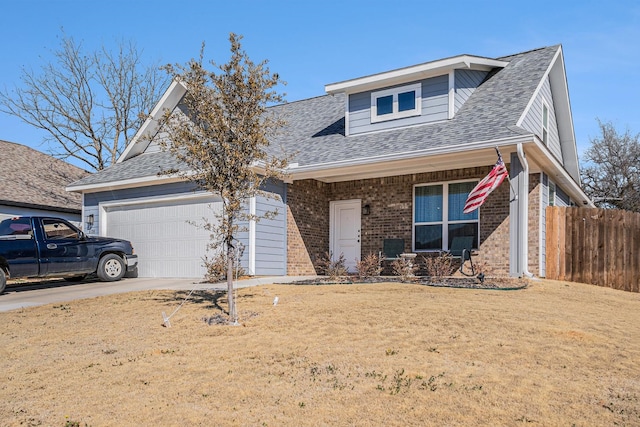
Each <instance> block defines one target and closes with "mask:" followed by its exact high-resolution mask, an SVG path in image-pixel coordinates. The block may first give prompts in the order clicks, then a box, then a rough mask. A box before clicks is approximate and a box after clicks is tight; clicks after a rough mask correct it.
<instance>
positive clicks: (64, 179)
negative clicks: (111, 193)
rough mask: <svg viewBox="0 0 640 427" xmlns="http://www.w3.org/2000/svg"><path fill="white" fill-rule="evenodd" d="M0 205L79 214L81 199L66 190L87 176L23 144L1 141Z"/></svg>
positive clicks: (78, 169)
mask: <svg viewBox="0 0 640 427" xmlns="http://www.w3.org/2000/svg"><path fill="white" fill-rule="evenodd" d="M0 153H2V154H0V179H1V180H2V185H0V204H4V205H12V206H20V207H32V208H38V209H51V210H55V211H60V212H73V213H75V212H78V213H79V212H80V211H81V209H82V196H81V195H80V194H76V193H69V192H67V191H66V190H65V187H66V186H67V185H69V183H72V182H74V181H77V180H79V179H82V178H84V177H86V176H87V175H89V173H88V172H87V171H85V170H83V169H80V168H78V167H76V166H73V165H71V164H69V163H66V162H64V161H62V160H58V159H56V158H54V157H51V156H49V155H47V154H44V153H41V152H40V151H37V150H34V149H33V148H30V147H27V146H25V145H20V144H16V143H13V142H7V141H0Z"/></svg>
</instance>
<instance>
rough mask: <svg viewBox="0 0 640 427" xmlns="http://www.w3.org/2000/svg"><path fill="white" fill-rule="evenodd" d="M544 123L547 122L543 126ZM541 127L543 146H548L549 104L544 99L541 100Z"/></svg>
mask: <svg viewBox="0 0 640 427" xmlns="http://www.w3.org/2000/svg"><path fill="white" fill-rule="evenodd" d="M545 121H546V122H547V123H546V124H545ZM540 124H541V126H542V135H541V139H542V142H543V143H544V145H549V104H547V101H545V100H544V99H543V100H542V117H541V120H540Z"/></svg>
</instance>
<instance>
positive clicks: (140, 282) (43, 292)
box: [0, 276, 308, 311]
mask: <svg viewBox="0 0 640 427" xmlns="http://www.w3.org/2000/svg"><path fill="white" fill-rule="evenodd" d="M303 279H308V277H293V276H287V277H261V278H251V279H246V280H239V281H237V282H236V284H235V287H236V288H246V287H249V286H258V285H266V284H271V283H289V282H294V281H297V280H303ZM149 289H171V290H191V289H198V290H200V289H210V290H226V289H227V285H226V283H215V284H212V283H200V282H199V281H198V280H197V279H155V278H137V279H122V280H120V281H118V282H99V281H97V280H95V281H93V280H90V281H84V282H79V283H69V282H67V281H64V280H48V281H42V282H31V283H24V284H19V285H7V288H6V290H5V291H4V293H3V294H2V295H0V311H9V310H17V309H21V308H25V307H33V306H36V305H44V304H51V303H58V302H67V301H73V300H78V299H84V298H94V297H98V296H102V295H111V294H117V293H124V292H133V291H144V290H149Z"/></svg>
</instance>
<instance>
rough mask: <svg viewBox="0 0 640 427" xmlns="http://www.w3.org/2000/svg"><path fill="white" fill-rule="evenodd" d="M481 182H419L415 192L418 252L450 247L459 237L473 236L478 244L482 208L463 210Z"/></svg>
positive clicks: (414, 210) (415, 248) (414, 212)
mask: <svg viewBox="0 0 640 427" xmlns="http://www.w3.org/2000/svg"><path fill="white" fill-rule="evenodd" d="M476 184H477V181H466V182H452V183H446V184H435V185H418V186H415V187H414V194H413V207H414V209H413V224H414V226H413V248H414V250H415V251H428V250H448V249H449V248H450V247H451V241H452V240H453V238H454V237H458V236H473V247H474V248H477V247H478V231H479V220H478V210H475V211H473V212H471V213H468V214H465V213H462V209H463V208H464V203H465V201H466V200H467V197H468V196H469V192H471V190H473V187H475V186H476Z"/></svg>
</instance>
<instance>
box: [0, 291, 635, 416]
mask: <svg viewBox="0 0 640 427" xmlns="http://www.w3.org/2000/svg"><path fill="white" fill-rule="evenodd" d="M238 295H239V301H238V303H239V310H240V312H241V315H242V316H243V318H242V326H237V327H233V326H220V325H209V324H207V323H206V322H205V321H204V320H203V319H205V318H209V317H210V316H212V315H214V314H216V313H218V308H216V307H215V306H216V304H218V303H219V304H220V305H221V306H222V307H224V302H225V301H224V297H221V296H214V295H212V294H208V293H200V294H197V295H194V296H192V298H191V299H190V300H189V301H188V302H187V303H186V304H185V305H184V306H183V307H182V308H181V309H180V311H178V312H177V313H176V314H175V315H174V316H173V318H172V319H171V323H172V327H171V328H165V327H163V326H162V324H163V321H162V315H161V313H162V312H163V311H164V312H166V313H167V314H169V313H170V312H172V311H173V310H174V309H175V308H176V307H177V306H178V305H179V304H180V302H181V298H183V297H184V296H185V293H181V292H169V291H154V292H141V293H131V294H122V295H116V296H108V297H101V298H97V299H93V300H83V301H74V302H70V303H66V304H56V305H49V306H42V307H37V308H31V309H25V310H20V311H14V312H8V313H0V344H1V345H0V372H1V374H0V375H1V376H2V381H0V397H1V398H0V419H1V420H2V425H47V426H63V425H65V424H66V425H72V424H76V423H77V425H80V426H85V425H89V426H104V425H119V426H120V425H136V426H139V425H140V426H144V425H147V426H156V425H163V426H169V425H190V426H191V425H194V426H195V425H203V426H212V425H238V426H263V425H264V426H279V425H291V426H318V425H349V426H369V425H396V426H409V425H421V426H422V425H448V426H456V425H460V426H463V425H464V426H468V425H491V426H493V425H505V426H506V425H520V424H529V425H545V426H547V425H566V426H570V425H577V426H593V425H629V426H631V425H640V364H639V363H638V362H639V361H640V328H638V318H639V316H638V313H639V312H640V295H638V294H634V293H625V292H621V291H613V290H610V289H603V288H598V287H594V286H587V285H580V284H569V283H562V282H544V281H540V282H533V283H532V284H531V286H530V287H529V288H527V289H525V290H520V291H488V290H469V289H448V288H432V287H426V286H420V285H406V284H405V285H403V284H371V285H333V286H291V285H289V286H287V285H270V286H263V287H257V288H248V289H244V290H241V291H239V292H238ZM276 295H277V296H278V297H279V304H278V305H277V306H273V304H272V302H273V299H274V297H275V296H276Z"/></svg>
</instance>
